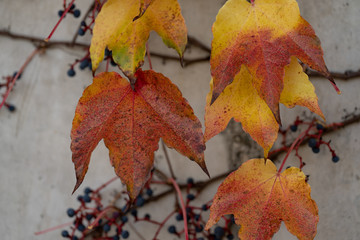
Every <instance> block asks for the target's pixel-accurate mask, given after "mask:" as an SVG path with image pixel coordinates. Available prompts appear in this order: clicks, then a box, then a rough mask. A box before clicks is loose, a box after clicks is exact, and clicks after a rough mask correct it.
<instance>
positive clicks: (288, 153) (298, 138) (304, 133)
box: [278, 131, 307, 173]
mask: <svg viewBox="0 0 360 240" xmlns="http://www.w3.org/2000/svg"><path fill="white" fill-rule="evenodd" d="M306 133H307V131H305V132H303V133H302V134H300V135H299V136H298V137H297V138H296V139H295V141H294V142H293V144H291V146H290V148H289V151H288V152H287V153H286V156H285V158H284V160H283V162H282V164H281V166H280V168H279V171H278V173H280V172H281V170H282V169H283V168H284V165H285V162H286V160H287V158H288V157H289V155H290V153H291V151H292V150H293V149H294V147H295V145H296V144H297V143H298V141H299V140H300V139H301V138H302V137H304V136H305V135H306Z"/></svg>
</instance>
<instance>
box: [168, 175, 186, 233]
mask: <svg viewBox="0 0 360 240" xmlns="http://www.w3.org/2000/svg"><path fill="white" fill-rule="evenodd" d="M169 181H171V183H172V184H173V185H174V188H175V190H176V192H177V194H178V197H179V199H180V205H181V210H182V214H183V216H184V231H185V239H186V240H189V231H188V226H187V225H188V224H187V217H186V209H185V204H184V199H183V197H182V194H181V190H180V188H179V185H178V184H177V183H176V181H175V180H174V179H173V178H169Z"/></svg>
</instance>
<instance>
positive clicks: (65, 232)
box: [61, 230, 70, 238]
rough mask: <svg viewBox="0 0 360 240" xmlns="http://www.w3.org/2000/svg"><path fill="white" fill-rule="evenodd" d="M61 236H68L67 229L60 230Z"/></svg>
mask: <svg viewBox="0 0 360 240" xmlns="http://www.w3.org/2000/svg"><path fill="white" fill-rule="evenodd" d="M61 236H63V237H64V238H66V237H69V236H70V235H69V232H68V231H66V230H63V231H62V232H61Z"/></svg>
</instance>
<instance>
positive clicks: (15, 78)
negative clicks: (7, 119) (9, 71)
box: [0, 48, 40, 109]
mask: <svg viewBox="0 0 360 240" xmlns="http://www.w3.org/2000/svg"><path fill="white" fill-rule="evenodd" d="M39 51H40V48H37V49H35V50H34V51H33V52H32V53H31V54H30V56H29V57H28V58H27V59H26V61H25V63H24V64H23V65H22V66H21V68H20V69H19V71H18V73H17V74H16V75H15V77H14V78H13V80H12V82H11V84H10V86H9V88H8V89H7V91H6V92H5V94H4V96H3V100H2V102H1V103H0V109H1V108H2V107H3V106H4V104H5V102H6V99H7V98H8V96H9V94H10V92H11V90H12V89H13V87H14V85H15V82H16V80H17V79H18V78H19V76H20V74H21V73H22V72H23V71H24V69H25V68H26V66H27V65H28V64H29V63H30V62H31V60H32V59H33V57H34V56H35V55H36V54H37V53H38V52H39Z"/></svg>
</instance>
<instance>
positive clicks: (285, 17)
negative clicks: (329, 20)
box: [210, 0, 338, 122]
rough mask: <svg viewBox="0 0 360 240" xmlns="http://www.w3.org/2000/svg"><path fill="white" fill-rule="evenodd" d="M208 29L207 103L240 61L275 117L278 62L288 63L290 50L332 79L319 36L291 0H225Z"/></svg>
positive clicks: (280, 64)
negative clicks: (209, 76) (209, 86)
mask: <svg viewBox="0 0 360 240" xmlns="http://www.w3.org/2000/svg"><path fill="white" fill-rule="evenodd" d="M213 34H214V39H213V41H212V51H211V60H210V63H211V74H212V76H213V79H214V90H213V94H212V101H211V102H212V103H213V102H214V101H215V100H216V99H217V98H218V96H219V95H220V94H221V92H222V91H223V90H224V89H225V87H226V86H228V85H229V84H230V83H231V82H232V81H233V79H234V77H235V75H237V74H238V73H239V72H240V69H241V66H242V65H245V66H246V67H247V68H248V69H249V71H250V73H251V75H252V76H254V78H256V79H258V81H257V82H254V87H255V88H256V90H257V92H258V94H259V96H260V97H261V98H262V99H264V100H265V102H266V103H267V105H268V106H269V108H270V109H271V111H272V112H273V114H274V116H275V118H276V119H277V121H278V122H280V115H279V100H280V95H281V92H282V90H283V86H284V84H283V79H284V67H285V66H286V65H288V64H289V63H290V58H291V56H296V57H297V58H298V59H300V60H301V61H302V62H303V63H305V64H307V65H309V66H310V67H311V68H313V69H315V70H317V71H319V72H320V73H322V74H323V75H324V76H326V77H327V78H329V79H330V80H331V81H332V82H333V80H332V78H331V76H330V74H329V72H328V70H327V68H326V65H325V62H324V59H323V51H322V48H321V45H320V41H319V39H318V37H317V36H316V35H315V32H314V30H313V28H312V27H311V25H310V24H309V23H308V22H307V21H306V20H304V19H303V18H302V17H301V16H300V11H299V7H298V4H297V2H296V1H295V0H276V1H275V0H255V1H254V2H253V3H250V2H249V1H247V0H229V1H227V2H226V4H225V5H224V6H223V7H222V8H221V9H220V11H219V13H218V15H217V17H216V21H215V23H214V25H213ZM333 84H334V83H333ZM334 86H335V85H334ZM336 89H337V88H336ZM337 90H338V89H337Z"/></svg>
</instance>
